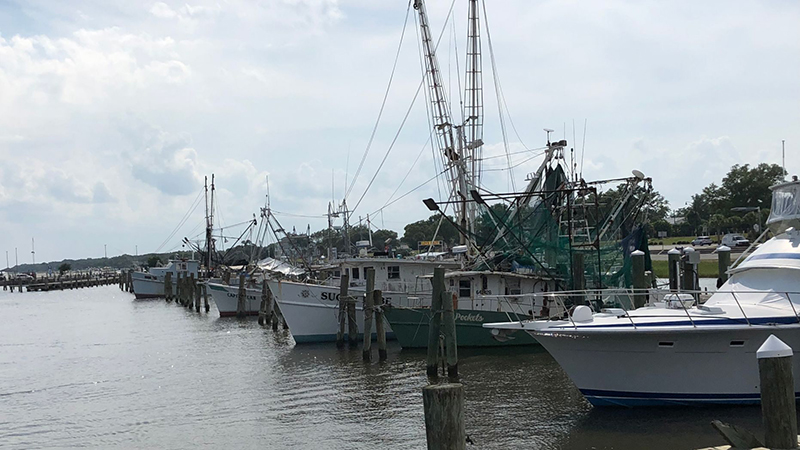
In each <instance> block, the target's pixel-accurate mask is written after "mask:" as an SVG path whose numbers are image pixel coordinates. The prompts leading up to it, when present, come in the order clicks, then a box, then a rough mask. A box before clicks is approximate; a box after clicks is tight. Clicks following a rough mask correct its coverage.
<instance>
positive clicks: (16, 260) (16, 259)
mask: <svg viewBox="0 0 800 450" xmlns="http://www.w3.org/2000/svg"><path fill="white" fill-rule="evenodd" d="M18 265H19V254H18V253H17V247H14V267H17V266H18ZM14 272H16V270H15V271H14Z"/></svg>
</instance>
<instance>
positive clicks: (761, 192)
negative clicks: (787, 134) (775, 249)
mask: <svg viewBox="0 0 800 450" xmlns="http://www.w3.org/2000/svg"><path fill="white" fill-rule="evenodd" d="M785 175H786V173H785V172H784V170H783V168H782V167H781V166H779V165H777V164H766V163H761V164H759V165H757V166H755V167H751V166H750V165H749V164H745V165H738V164H737V165H735V166H733V167H731V169H730V171H728V173H727V175H725V177H724V178H722V182H721V183H720V184H719V185H718V184H716V183H711V184H709V185H708V186H706V187H705V188H703V190H702V191H701V192H700V193H699V194H695V195H693V196H692V200H691V202H690V203H689V204H688V205H687V206H685V207H683V208H679V209H677V210H675V211H673V212H672V213H671V214H670V216H671V217H672V218H674V219H675V222H676V223H674V224H670V223H668V222H667V221H666V220H664V221H655V222H653V223H652V227H653V229H654V231H656V232H657V231H666V232H667V234H668V235H669V236H692V235H700V234H716V235H720V234H725V233H733V232H735V233H742V234H750V235H752V234H755V233H757V232H756V228H758V229H759V230H763V228H764V225H765V223H766V221H767V218H768V217H769V211H770V207H771V203H772V191H771V190H770V186H773V185H775V184H778V183H780V182H782V181H783V180H784V176H785ZM754 225H758V227H754ZM651 236H653V235H652V234H651Z"/></svg>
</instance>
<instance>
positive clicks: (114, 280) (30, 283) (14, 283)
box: [0, 273, 120, 292]
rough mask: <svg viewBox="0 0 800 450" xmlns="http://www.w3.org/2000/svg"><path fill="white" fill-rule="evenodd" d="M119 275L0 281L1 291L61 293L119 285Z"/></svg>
mask: <svg viewBox="0 0 800 450" xmlns="http://www.w3.org/2000/svg"><path fill="white" fill-rule="evenodd" d="M119 281H120V274H119V273H97V274H95V273H92V274H89V273H77V274H67V275H63V276H60V275H56V276H49V277H44V278H37V279H26V280H23V279H11V280H5V281H0V285H2V286H3V290H4V291H5V290H8V289H11V292H14V290H17V291H18V292H23V289H22V288H23V287H24V288H25V290H27V291H28V292H47V291H63V290H65V289H81V288H88V287H96V286H107V285H111V284H119Z"/></svg>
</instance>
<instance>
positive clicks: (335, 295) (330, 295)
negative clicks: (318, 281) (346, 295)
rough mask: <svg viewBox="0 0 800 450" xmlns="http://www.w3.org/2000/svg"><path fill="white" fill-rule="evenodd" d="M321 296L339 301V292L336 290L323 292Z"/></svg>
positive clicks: (323, 298) (321, 297) (324, 298)
mask: <svg viewBox="0 0 800 450" xmlns="http://www.w3.org/2000/svg"><path fill="white" fill-rule="evenodd" d="M319 298H320V299H322V300H331V301H338V300H339V294H338V293H336V292H323V293H322V294H320V296H319Z"/></svg>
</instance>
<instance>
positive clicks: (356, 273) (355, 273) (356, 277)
mask: <svg viewBox="0 0 800 450" xmlns="http://www.w3.org/2000/svg"><path fill="white" fill-rule="evenodd" d="M353 279H354V280H357V279H358V267H353Z"/></svg>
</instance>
